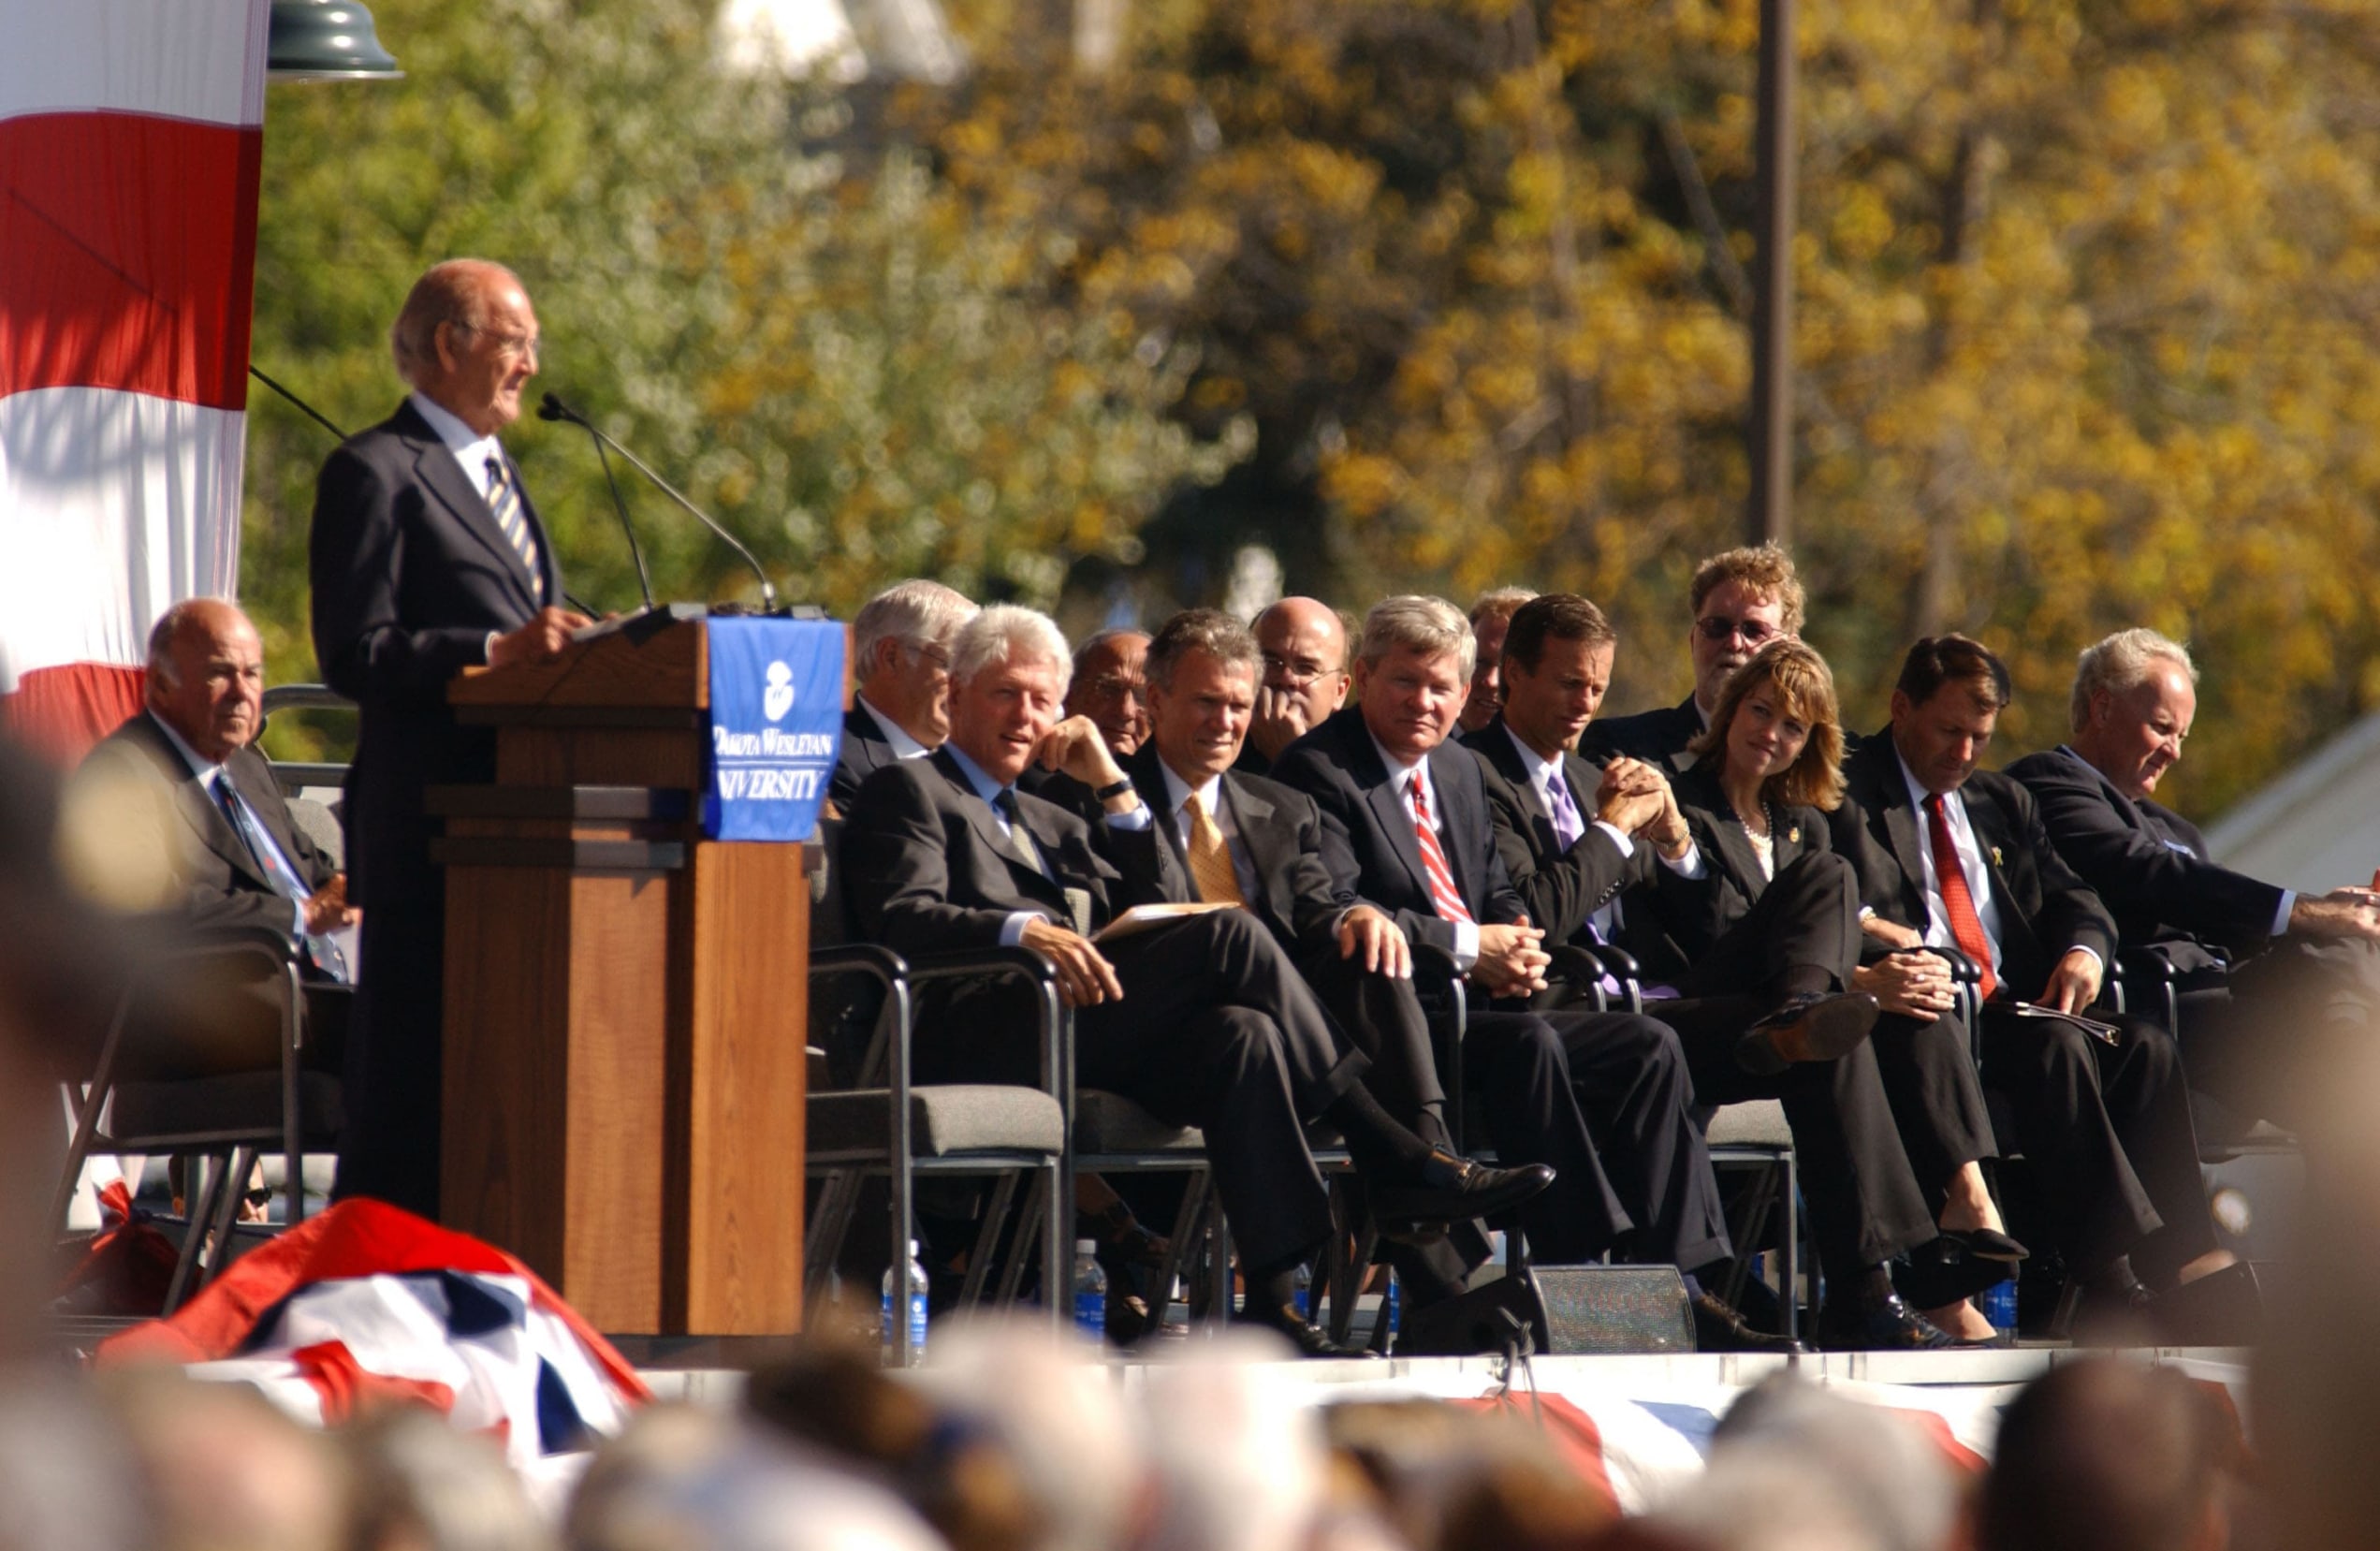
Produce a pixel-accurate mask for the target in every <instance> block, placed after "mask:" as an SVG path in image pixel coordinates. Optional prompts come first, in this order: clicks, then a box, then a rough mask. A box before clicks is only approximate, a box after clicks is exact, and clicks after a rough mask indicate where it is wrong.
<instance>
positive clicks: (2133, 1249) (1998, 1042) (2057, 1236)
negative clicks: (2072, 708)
mask: <svg viewBox="0 0 2380 1551" xmlns="http://www.w3.org/2000/svg"><path fill="white" fill-rule="evenodd" d="M1843 773H1844V779H1845V781H1846V783H1847V785H1848V788H1849V795H1850V800H1849V801H1848V802H1847V803H1846V804H1845V805H1844V806H1843V808H1842V809H1841V810H1839V811H1838V812H1837V813H1836V815H1835V818H1836V837H1835V843H1836V845H1837V847H1838V848H1839V849H1843V850H1845V851H1846V852H1847V853H1849V854H1853V855H1856V856H1858V857H1859V858H1860V869H1861V896H1862V899H1863V900H1865V901H1866V902H1867V903H1868V904H1869V905H1871V906H1873V907H1874V908H1875V909H1876V910H1877V911H1878V912H1879V913H1881V914H1882V915H1885V916H1886V917H1888V918H1889V919H1891V920H1894V921H1898V922H1900V923H1901V924H1903V925H1905V926H1908V927H1911V928H1914V929H1917V930H1918V931H1920V932H1922V931H1924V930H1926V929H1927V921H1928V915H1927V912H1926V908H1925V871H1924V869H1925V863H1924V860H1923V857H1924V856H1925V851H1926V849H1930V847H1931V844H1932V842H1931V841H1930V840H1929V838H1928V835H1927V823H1926V818H1925V815H1924V814H1923V813H1921V812H1919V811H1918V810H1917V809H1916V808H1915V807H1914V806H1913V805H1912V804H1911V802H1910V800H1909V788H1908V783H1907V781H1906V780H1905V778H1904V776H1903V775H1902V771H1901V760H1900V755H1899V754H1898V753H1897V751H1896V750H1895V749H1894V746H1893V742H1892V736H1891V731H1890V730H1889V729H1887V730H1885V731H1882V732H1879V733H1877V734H1876V735H1875V736H1873V737H1871V738H1869V739H1865V740H1864V741H1863V742H1862V744H1861V746H1860V748H1859V750H1858V752H1856V753H1855V754H1852V755H1851V756H1850V757H1849V758H1848V759H1847V760H1846V761H1845V762H1844V770H1843ZM1959 795H1960V796H1961V797H1964V799H1965V806H1966V814H1967V823H1968V825H1969V826H1970V827H1973V829H1974V831H1975V838H1976V843H1977V845H1978V848H1980V850H1981V851H1982V853H1983V865H1984V870H1985V871H1986V872H1987V873H1988V874H1989V876H1990V881H1991V886H1992V896H1993V900H1994V902H1995V905H1996V913H1997V915H1998V917H1999V923H2000V939H1999V941H2000V956H2001V970H2000V982H2001V984H2000V988H1999V990H1998V992H1997V993H1996V994H1995V996H1994V997H1993V1001H1992V1002H1991V1003H1989V1004H1987V1005H1986V1006H1985V1008H1984V1009H1983V1013H1982V1027H1981V1031H1980V1032H1981V1039H1982V1046H1983V1078H1984V1082H1985V1084H1986V1086H1987V1088H1989V1089H1991V1090H1996V1091H1998V1092H2000V1093H2002V1094H2004V1095H2005V1096H2006V1097H2007V1099H2008V1107H2009V1109H2010V1111H2011V1116H2012V1125H2013V1128H2014V1133H2015V1134H2014V1137H2013V1138H2012V1139H2013V1141H2014V1143H2015V1145H2014V1147H2012V1148H2009V1149H2008V1150H2010V1151H2018V1150H2021V1151H2022V1152H2023V1154H2024V1155H2025V1157H2026V1159H2027V1160H2028V1161H2029V1162H2030V1163H2032V1165H2033V1171H2034V1173H2035V1175H2036V1176H2037V1183H2038V1185H2039V1187H2040V1188H2039V1189H2037V1191H2036V1192H2034V1193H2033V1196H2032V1202H2031V1205H2030V1206H2028V1205H2027V1204H2026V1202H2025V1201H2023V1200H2022V1199H2020V1200H2017V1201H2012V1202H2011V1203H2010V1205H2011V1207H2012V1214H2011V1226H2012V1227H2014V1228H2015V1230H2016V1232H2017V1234H2018V1236H2020V1237H2022V1238H2023V1239H2025V1241H2026V1242H2027V1243H2029V1244H2034V1245H2035V1246H2036V1247H2038V1241H2040V1240H2042V1239H2046V1240H2047V1241H2048V1242H2050V1243H2051V1244H2053V1245H2055V1246H2056V1247H2057V1248H2058V1249H2059V1250H2060V1251H2062V1252H2063V1253H2064V1254H2065V1256H2066V1263H2067V1265H2068V1266H2069V1267H2071V1268H2073V1269H2074V1270H2076V1271H2077V1272H2078V1273H2080V1274H2082V1275H2086V1276H2087V1275H2091V1274H2095V1272H2097V1271H2098V1270H2100V1269H2101V1268H2102V1267H2104V1266H2107V1265H2109V1264H2110V1263H2111V1262H2112V1261H2113V1260H2114V1259H2115V1257H2116V1256H2117V1255H2120V1254H2124V1253H2129V1254H2130V1255H2131V1256H2132V1260H2133V1264H2134V1266H2135V1268H2136V1269H2137V1270H2139V1272H2140V1275H2141V1277H2142V1280H2146V1281H2149V1282H2150V1283H2151V1284H2152V1285H2154V1284H2155V1283H2156V1282H2157V1281H2158V1280H2160V1278H2161V1276H2163V1275H2164V1274H2166V1273H2169V1272H2170V1271H2171V1270H2173V1269H2176V1268H2178V1267H2179V1266H2182V1265H2183V1264H2184V1263H2186V1262H2187V1261H2189V1260H2192V1259H2195V1258H2196V1257H2197V1255H2198V1254H2200V1253H2203V1252H2204V1251H2207V1250H2211V1249H2212V1248H2213V1247H2214V1230H2213V1225H2212V1222H2211V1221H2210V1219H2209V1218H2208V1216H2207V1210H2206V1193H2205V1191H2204V1189H2203V1188H2202V1186H2201V1185H2200V1183H2199V1178H2198V1143H2197V1133H2196V1131H2195V1129H2194V1128H2193V1126H2192V1124H2191V1119H2190V1105H2189V1092H2188V1089H2187V1087H2186V1086H2185V1085H2184V1083H2183V1078H2182V1067H2181V1059H2180V1056H2179V1055H2178V1053H2177V1052H2176V1050H2175V1048H2174V1045H2173V1040H2172V1036H2170V1035H2169V1034H2168V1033H2166V1032H2164V1031H2163V1030H2160V1029H2156V1028H2154V1027H2153V1026H2152V1025H2150V1024H2148V1023H2146V1022H2145V1021H2143V1020H2141V1019H2139V1018H2137V1017H2122V1018H2110V1019H2109V1021H2112V1022H2114V1023H2115V1024H2116V1025H2117V1028H2118V1033H2117V1043H2116V1044H2115V1045H2114V1046H2108V1045H2105V1044H2102V1043H2101V1042H2099V1041H2098V1040H2095V1039H2091V1038H2088V1037H2086V1036H2085V1035H2083V1034H2082V1032H2081V1031H2080V1030H2078V1029H2077V1028H2076V1027H2075V1026H2074V1025H2072V1024H2070V1023H2066V1022H2065V1021H2063V1020H2060V1019H2052V1018H2027V1017H2020V1016H2018V1015H2017V1014H2016V1013H2015V1012H2014V1011H2013V1009H2012V1008H2011V1007H2010V1006H2009V1005H2008V1003H2009V1002H2011V1001H2026V1002H2030V1001H2032V1000H2034V999H2035V998H2037V997H2038V996H2039V995H2040V994H2041V991H2042V989H2043V988H2044V987H2045V986H2047V984H2048V983H2049V978H2050V972H2051V969H2053V968H2054V967H2055V966H2056V964H2057V961H2058V960H2059V959H2060V958H2064V957H2065V956H2066V954H2067V953H2068V952H2070V951H2072V950H2073V949H2075V948H2078V947H2081V948H2088V949H2090V950H2091V951H2092V952H2093V953H2095V954H2096V955H2097V956H2098V957H2099V960H2100V962H2101V963H2103V964H2109V963H2112V962H2113V961H2114V958H2115V941H2116V937H2115V923H2114V921H2112V920H2111V919H2110V917H2109V915H2108V912H2107V907H2106V906H2105V905H2103V904H2101V903H2100V902H2099V899H2098V896H2097V895H2095V894H2094V893H2092V892H2091V889H2090V887H2089V885H2086V884H2084V883H2083V881H2082V880H2081V878H2079V877H2077V876H2075V874H2074V871H2073V870H2072V869H2070V868H2068V867H2067V866H2066V863H2065V862H2064V861H2063V860H2061V859H2060V858H2059V856H2058V854H2057V852H2056V850H2055V849H2054V848H2052V847H2051V844H2050V837H2049V832H2048V831H2047V830H2046V829H2045V828H2044V827H2043V826H2042V823H2041V814H2040V812H2039V810H2038V809H2037V807H2036V806H2035V804H2034V800H2033V794H2032V793H2030V792H2028V791H2026V790H2025V789H2024V787H2023V786H2022V785H2021V784H2019V783H2017V782H2016V781H2014V780H2012V779H2010V778H2009V777H2008V776H2007V775H2004V774H1999V773H1995V772H1993V771H1987V770H1978V771H1976V772H1975V773H1974V774H1972V775H1970V776H1969V777H1967V779H1966V782H1965V783H1964V784H1963V785H1962V786H1961V787H1960V789H1959ZM2094 1016H2095V1017H2106V1015H2104V1014H2101V1013H2095V1014H2094ZM2007 1139H2008V1138H2006V1137H2004V1140H2007ZM2028 1220H2030V1221H2028ZM2160 1229H2162V1230H2163V1231H2162V1232H2160V1231H2159V1230H2160Z"/></svg>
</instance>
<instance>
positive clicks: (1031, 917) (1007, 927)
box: [1000, 910, 1046, 948]
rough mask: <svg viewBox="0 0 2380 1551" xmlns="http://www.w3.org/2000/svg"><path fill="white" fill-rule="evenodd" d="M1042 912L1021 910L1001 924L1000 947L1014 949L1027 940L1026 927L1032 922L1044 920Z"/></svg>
mask: <svg viewBox="0 0 2380 1551" xmlns="http://www.w3.org/2000/svg"><path fill="white" fill-rule="evenodd" d="M1044 919H1046V917H1044V915H1042V913H1041V912H1040V911H1037V910H1020V911H1018V912H1016V913H1015V915H1011V916H1010V917H1009V918H1008V919H1007V920H1005V921H1002V922H1001V923H1000V946H1001V947H1003V948H1013V947H1015V945H1016V944H1019V943H1021V942H1023V941H1024V940H1025V927H1026V925H1027V923H1029V922H1032V921H1040V920H1044Z"/></svg>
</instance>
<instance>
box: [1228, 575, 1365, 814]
mask: <svg viewBox="0 0 2380 1551" xmlns="http://www.w3.org/2000/svg"><path fill="white" fill-rule="evenodd" d="M1249 628H1250V629H1252V630H1254V631H1255V632H1256V648H1257V650H1258V651H1261V652H1263V666H1264V676H1263V679H1261V680H1259V681H1258V683H1257V686H1256V714H1255V715H1254V716H1253V717H1252V718H1251V719H1250V720H1249V722H1248V738H1247V739H1246V740H1245V741H1244V742H1242V743H1241V744H1240V751H1239V765H1238V768H1240V769H1241V770H1243V771H1245V772H1246V773H1247V774H1248V775H1260V776H1261V775H1263V774H1264V773H1266V772H1267V771H1268V770H1270V769H1271V768H1272V766H1273V761H1274V760H1276V759H1278V758H1279V757H1280V756H1281V751H1282V750H1283V749H1286V748H1288V747H1289V746H1290V745H1291V744H1292V743H1294V742H1296V741H1297V740H1298V739H1301V738H1303V737H1305V736H1306V735H1307V733H1308V732H1310V731H1312V730H1313V729H1314V728H1316V727H1319V726H1321V724H1322V719H1323V718H1324V717H1326V716H1328V715H1330V714H1331V712H1333V711H1335V710H1338V708H1339V707H1340V706H1342V705H1344V704H1346V702H1347V682H1348V676H1347V648H1348V639H1347V636H1348V622H1347V620H1346V619H1345V618H1343V617H1342V616H1341V615H1340V614H1339V611H1338V610H1337V609H1336V608H1333V607H1331V606H1330V605H1329V604H1326V603H1324V602H1323V601H1322V600H1321V599H1320V598H1295V597H1292V598H1283V599H1281V600H1280V601H1279V602H1278V603H1276V604H1274V605H1273V606H1272V607H1270V608H1267V609H1265V610H1264V611H1263V613H1261V614H1259V615H1257V616H1256V622H1255V623H1254V624H1253V625H1251V626H1249Z"/></svg>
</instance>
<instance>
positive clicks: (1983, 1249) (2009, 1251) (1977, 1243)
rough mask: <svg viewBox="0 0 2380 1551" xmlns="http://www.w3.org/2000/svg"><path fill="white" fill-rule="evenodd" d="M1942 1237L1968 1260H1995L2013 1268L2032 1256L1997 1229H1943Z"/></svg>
mask: <svg viewBox="0 0 2380 1551" xmlns="http://www.w3.org/2000/svg"><path fill="white" fill-rule="evenodd" d="M1942 1236H1943V1237H1944V1238H1945V1239H1947V1240H1949V1242H1950V1243H1952V1244H1955V1245H1957V1246H1958V1247H1959V1249H1960V1250H1961V1251H1963V1252H1964V1254H1965V1255H1966V1256H1967V1258H1968V1259H1970V1260H1996V1261H1999V1262H2002V1263H2003V1264H2005V1265H2009V1266H2013V1265H2015V1264H2016V1263H2017V1262H2018V1261H2020V1260H2027V1259H2030V1258H2031V1257H2032V1254H2033V1251H2030V1250H2028V1249H2026V1248H2025V1247H2024V1246H2023V1245H2022V1244H2019V1243H2018V1242H2017V1241H2016V1240H2015V1239H2013V1238H2010V1237H2009V1236H2008V1235H2006V1234H2004V1233H2002V1232H2000V1230H1999V1229H1997V1228H1945V1229H1943V1230H1942Z"/></svg>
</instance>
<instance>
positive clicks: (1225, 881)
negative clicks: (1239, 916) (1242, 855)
mask: <svg viewBox="0 0 2380 1551" xmlns="http://www.w3.org/2000/svg"><path fill="white" fill-rule="evenodd" d="M1182 806H1183V807H1184V808H1185V809H1187V810H1188V811H1189V812H1190V879H1191V881H1192V882H1194V883H1196V884H1197V885H1198V897H1199V898H1200V899H1201V900H1205V901H1206V902H1207V903H1208V904H1223V905H1239V906H1242V907H1245V906H1246V905H1247V903H1248V897H1247V896H1246V895H1244V894H1242V893H1241V892H1240V891H1239V874H1238V872H1237V871H1234V869H1233V867H1232V848H1231V847H1230V846H1228V845H1226V844H1224V843H1223V827H1222V826H1221V825H1219V824H1217V823H1216V822H1215V815H1214V814H1212V813H1210V812H1207V811H1206V804H1205V803H1204V802H1201V801H1200V800H1199V799H1198V794H1197V793H1196V792H1192V793H1191V794H1190V800H1189V801H1188V802H1185V803H1184V804H1182Z"/></svg>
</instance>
